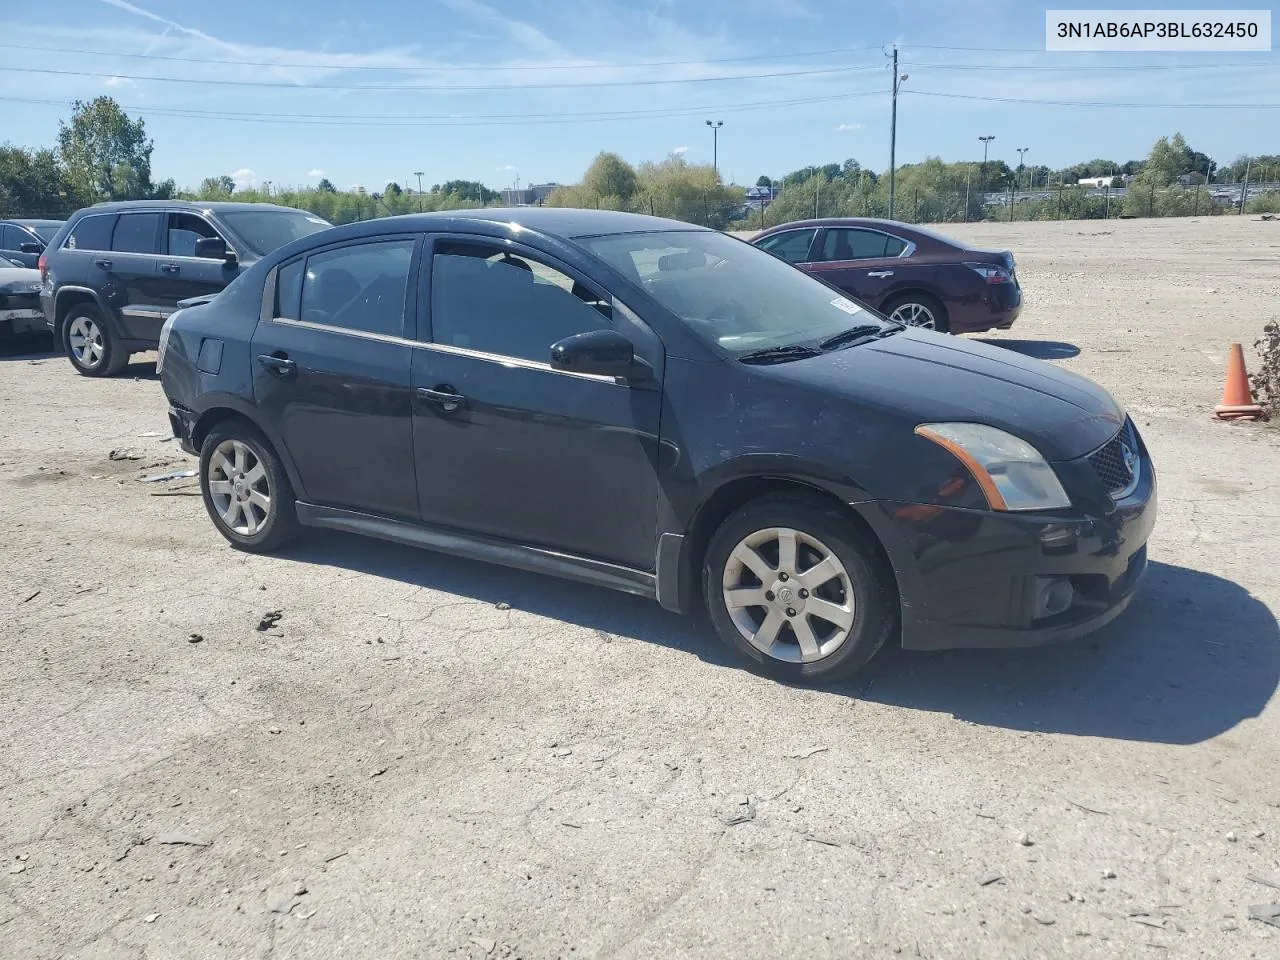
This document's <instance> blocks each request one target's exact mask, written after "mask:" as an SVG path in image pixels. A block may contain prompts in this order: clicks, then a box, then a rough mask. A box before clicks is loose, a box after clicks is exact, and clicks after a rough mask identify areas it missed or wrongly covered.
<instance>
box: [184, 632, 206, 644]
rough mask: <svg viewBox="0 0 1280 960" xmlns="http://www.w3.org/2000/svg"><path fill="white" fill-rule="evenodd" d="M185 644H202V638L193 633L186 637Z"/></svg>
mask: <svg viewBox="0 0 1280 960" xmlns="http://www.w3.org/2000/svg"><path fill="white" fill-rule="evenodd" d="M187 643H204V637H203V636H201V635H200V634H198V633H193V634H191V636H189V637H187Z"/></svg>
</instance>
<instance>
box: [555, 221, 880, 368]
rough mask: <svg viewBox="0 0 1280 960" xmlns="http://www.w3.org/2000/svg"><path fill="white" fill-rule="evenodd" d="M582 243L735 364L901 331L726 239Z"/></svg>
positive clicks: (681, 235) (628, 237) (640, 236)
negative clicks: (779, 351) (848, 337)
mask: <svg viewBox="0 0 1280 960" xmlns="http://www.w3.org/2000/svg"><path fill="white" fill-rule="evenodd" d="M578 242H579V243H581V244H582V245H583V246H585V247H587V248H588V249H589V250H591V251H592V252H593V253H595V254H596V255H597V256H599V257H600V258H601V259H603V260H604V261H606V262H607V263H608V264H609V265H610V266H612V267H614V268H615V269H617V270H619V271H621V272H622V273H623V274H624V275H625V276H628V277H630V278H631V279H633V280H636V281H638V282H639V284H640V286H641V287H643V289H644V290H645V292H647V293H648V294H649V295H650V296H652V297H653V298H654V299H655V300H657V301H658V302H659V303H660V304H662V305H663V306H664V307H666V308H667V309H668V310H670V311H671V312H672V313H674V314H675V315H676V316H678V317H680V319H682V320H684V321H685V322H686V323H687V324H689V326H690V327H692V328H693V329H694V330H696V331H697V332H698V333H699V334H701V335H702V336H704V337H706V338H708V339H710V340H712V341H713V342H715V343H717V344H719V346H720V347H722V348H723V349H724V350H727V351H728V352H729V353H731V354H733V355H734V356H735V357H741V356H744V355H746V354H752V353H756V352H758V351H760V350H769V349H773V348H778V347H800V346H811V347H814V348H817V347H818V346H819V345H821V344H823V343H825V342H826V341H828V340H830V339H831V338H833V337H836V336H838V335H840V334H842V333H844V332H846V331H849V330H850V329H851V328H853V327H865V326H870V327H872V328H874V329H876V330H879V329H886V330H887V329H896V327H894V326H892V325H890V324H888V323H887V322H885V321H882V320H880V319H879V318H877V317H876V316H875V315H874V314H872V313H870V312H868V311H867V310H864V309H863V308H862V307H860V306H858V304H856V303H854V302H853V301H852V300H850V299H848V298H847V297H844V296H842V295H841V294H840V292H839V291H837V290H834V289H832V288H831V287H828V286H827V285H826V284H824V283H820V282H819V281H817V280H815V279H813V278H812V277H810V276H809V275H808V274H806V273H804V272H803V271H801V270H799V269H797V268H796V267H793V266H792V265H791V264H789V263H785V262H784V261H782V260H779V259H778V258H777V257H775V256H773V255H772V254H769V253H766V252H765V251H763V250H760V249H758V248H756V247H753V246H751V244H749V243H744V242H743V241H741V240H735V239H734V238H732V237H729V236H726V235H724V234H723V233H716V232H713V231H709V230H699V231H697V232H693V231H688V232H686V231H678V230H672V231H664V232H660V233H628V234H615V235H613V236H606V237H585V238H582V239H580V240H579V241H578Z"/></svg>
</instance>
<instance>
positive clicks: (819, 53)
mask: <svg viewBox="0 0 1280 960" xmlns="http://www.w3.org/2000/svg"><path fill="white" fill-rule="evenodd" d="M879 49H880V47H878V46H875V47H834V48H832V49H829V50H800V51H796V52H794V53H765V54H757V55H754V56H743V57H718V58H711V59H706V60H648V61H643V62H637V63H572V64H564V65H562V66H557V65H555V64H524V65H519V66H510V67H495V66H492V65H490V64H459V65H457V66H425V65H423V66H403V67H396V66H389V65H385V64H378V65H369V66H364V65H361V64H346V63H296V62H281V61H275V60H222V59H216V58H210V57H177V56H170V55H166V54H160V53H125V52H123V51H120V50H78V49H69V48H65V47H34V46H25V45H23V44H17V43H0V50H31V51H34V52H38V53H67V54H78V55H83V56H90V57H132V58H134V59H143V60H163V61H169V62H172V63H211V64H218V65H221V66H241V67H284V68H289V69H296V70H394V71H399V72H415V73H416V72H426V71H441V70H446V71H464V70H483V71H485V72H486V73H493V72H495V71H499V72H505V71H508V70H512V71H514V70H521V71H524V70H614V69H624V68H631V67H685V66H696V65H699V64H704V63H745V62H748V61H756V60H790V59H800V58H803V57H823V56H834V55H835V54H841V53H863V52H866V51H870V50H879ZM334 56H345V57H360V56H368V54H359V53H346V54H334Z"/></svg>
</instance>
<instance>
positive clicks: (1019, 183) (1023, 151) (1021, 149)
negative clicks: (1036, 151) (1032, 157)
mask: <svg viewBox="0 0 1280 960" xmlns="http://www.w3.org/2000/svg"><path fill="white" fill-rule="evenodd" d="M1030 149H1031V148H1030V147H1018V148H1017V151H1018V180H1017V185H1016V187H1015V189H1016V188H1017V187H1020V186H1022V158H1023V156H1024V155H1025V154H1026V152H1027V151H1028V150H1030Z"/></svg>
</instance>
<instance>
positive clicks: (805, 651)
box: [721, 527, 855, 663]
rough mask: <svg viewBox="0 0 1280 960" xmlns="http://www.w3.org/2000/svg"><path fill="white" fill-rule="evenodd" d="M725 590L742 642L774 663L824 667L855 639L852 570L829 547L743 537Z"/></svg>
mask: <svg viewBox="0 0 1280 960" xmlns="http://www.w3.org/2000/svg"><path fill="white" fill-rule="evenodd" d="M721 589H722V592H723V597H724V605H725V609H726V610H727V611H728V613H729V618H730V619H731V620H732V621H733V624H734V626H735V627H737V629H738V632H739V633H740V634H741V635H742V637H743V639H745V640H746V641H747V642H748V643H750V644H751V645H752V646H754V647H755V648H756V649H757V650H759V651H760V652H762V653H764V654H765V655H766V656H768V657H772V658H773V659H775V660H782V661H785V662H788V663H812V662H813V661H815V660H821V659H823V658H824V657H829V656H831V654H833V653H835V652H836V651H837V650H839V649H840V647H841V646H843V645H844V643H845V641H846V640H848V639H849V636H850V634H851V633H852V631H853V626H854V619H855V617H854V613H855V611H854V600H853V584H852V582H851V581H850V579H849V572H848V570H846V569H845V565H844V564H843V563H842V562H841V560H840V558H839V557H838V556H836V554H835V552H834V551H832V550H831V549H830V548H829V547H827V546H826V544H824V543H823V542H822V541H821V540H819V539H818V538H817V537H814V536H812V535H810V534H807V533H805V532H803V531H801V530H794V529H791V528H789V527H767V528H765V529H763V530H757V531H756V532H755V533H752V534H749V535H748V536H746V537H743V538H742V540H740V541H739V542H738V544H737V546H735V547H734V548H733V550H732V551H730V553H729V558H728V560H727V561H726V562H725V566H724V575H723V579H722V584H721Z"/></svg>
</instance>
